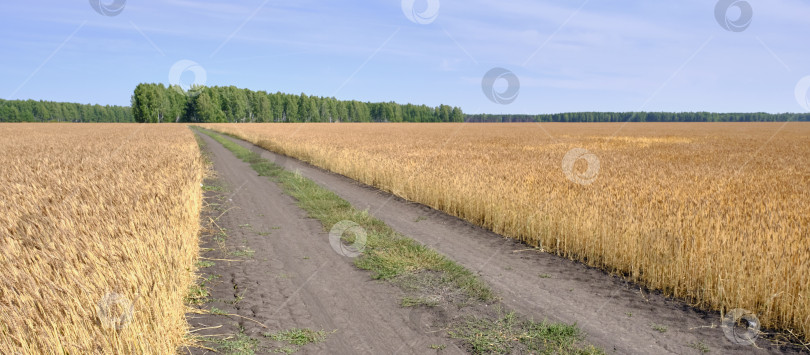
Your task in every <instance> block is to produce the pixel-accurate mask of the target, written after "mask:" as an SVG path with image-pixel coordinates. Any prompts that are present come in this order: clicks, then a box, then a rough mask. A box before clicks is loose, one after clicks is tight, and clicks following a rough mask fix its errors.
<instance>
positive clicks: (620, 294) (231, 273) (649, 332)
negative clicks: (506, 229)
mask: <svg viewBox="0 0 810 355" xmlns="http://www.w3.org/2000/svg"><path fill="white" fill-rule="evenodd" d="M205 139H206V141H208V142H209V146H210V147H211V150H212V151H213V153H214V157H215V159H214V163H215V168H216V169H217V171H219V172H220V175H221V178H222V179H223V180H225V181H227V182H228V183H229V184H231V185H233V188H234V191H235V192H234V194H233V197H232V198H233V202H232V204H231V205H229V207H228V208H233V209H232V210H230V211H229V212H228V213H227V214H226V215H224V216H223V217H222V218H221V219H220V220H221V222H220V225H221V226H223V227H225V228H228V230H229V231H231V232H233V233H234V234H235V235H234V236H232V237H231V238H232V239H233V240H234V241H239V240H242V239H245V238H246V239H247V240H248V242H249V243H250V245H251V246H252V247H254V248H255V249H256V256H255V258H254V260H250V261H245V262H238V263H232V264H219V263H218V264H217V265H218V266H217V267H215V268H212V272H220V273H223V276H224V277H223V282H222V284H220V285H218V286H217V287H216V288H215V293H216V294H227V295H231V296H232V294H233V289H234V288H238V289H239V290H246V291H247V294H246V295H245V297H246V298H245V300H243V301H242V302H241V303H240V304H237V305H236V306H235V307H233V308H231V309H229V310H230V311H233V312H236V313H238V314H241V315H244V316H247V317H251V318H255V319H259V320H260V321H261V322H263V323H265V324H266V325H268V326H269V327H272V328H274V329H281V328H285V327H295V326H298V327H312V328H317V329H327V330H332V329H337V330H338V331H337V333H335V334H334V335H332V336H330V338H329V340H327V342H325V343H322V344H319V345H317V346H316V347H314V348H313V349H315V350H313V351H327V352H330V353H358V352H361V353H365V352H370V353H379V354H382V353H395V352H396V351H401V352H402V353H428V352H429V351H428V349H427V347H424V346H421V347H412V346H411V345H410V344H417V343H419V344H431V343H436V344H450V346H449V347H448V348H447V349H445V350H444V352H445V353H453V352H457V351H459V349H458V347H457V346H456V345H452V344H451V343H448V342H447V341H442V338H441V337H439V336H435V335H434V334H440V332H434V331H432V330H431V329H430V323H431V321H424V320H423V318H431V319H435V318H437V317H439V318H442V317H445V316H444V315H443V314H442V311H441V310H440V309H439V310H431V311H429V312H428V311H417V312H414V311H411V310H407V309H403V308H400V307H398V306H397V305H396V304H395V303H396V302H394V301H392V299H395V298H396V292H397V291H396V290H393V289H394V288H392V287H389V286H386V285H381V284H379V283H376V282H373V281H369V278H368V276H367V275H365V274H364V273H363V272H361V271H358V270H357V269H356V268H354V267H353V266H352V265H351V261H350V260H348V259H345V258H341V257H340V256H338V255H336V254H335V253H334V252H332V251H331V249H330V248H329V245H328V243H327V242H325V241H326V238H327V236H326V234H325V233H324V232H323V229H322V227H321V226H320V225H319V224H318V223H317V222H315V221H312V220H308V219H306V218H305V215H304V213H303V212H302V211H301V210H300V209H298V208H297V207H296V206H295V204H294V202H293V201H292V199H291V198H289V197H287V196H285V195H284V194H282V193H281V191H280V190H279V189H278V188H277V187H275V186H274V185H273V184H271V183H268V182H267V180H266V179H265V178H262V177H257V176H255V175H256V174H255V173H253V172H252V171H251V170H250V168H249V167H248V166H247V164H245V163H243V162H241V161H238V160H237V159H235V158H233V157H232V156H231V155H230V152H228V151H226V150H224V149H223V148H222V147H221V146H220V145H219V144H217V143H215V142H213V141H211V140H210V139H209V138H208V137H205ZM233 141H235V142H238V143H239V144H240V145H242V146H244V147H246V148H249V149H251V150H253V151H256V152H260V153H261V154H262V156H263V157H264V158H265V159H268V160H270V161H275V162H276V163H278V164H281V165H283V166H284V167H285V168H286V169H288V170H297V171H299V172H300V173H301V175H303V176H304V177H307V178H309V179H312V180H313V181H315V182H316V183H318V184H319V185H321V186H323V187H325V188H327V189H329V190H332V191H334V192H335V193H336V194H337V195H339V196H340V197H342V198H343V199H345V200H347V201H349V202H350V203H351V204H352V205H353V206H354V207H355V208H357V209H361V210H362V209H367V210H368V211H369V213H371V214H372V215H373V216H375V217H376V218H378V219H380V220H382V221H383V222H385V223H386V224H388V225H389V226H391V227H392V228H394V229H395V230H397V231H398V232H400V233H402V234H404V235H406V236H408V237H410V238H413V239H415V240H417V241H419V242H421V243H424V244H426V245H428V246H430V247H432V248H434V249H436V250H437V251H439V252H440V253H443V254H445V255H447V256H448V257H450V258H451V259H453V260H455V261H456V262H458V263H460V264H462V265H464V266H465V267H467V268H469V269H470V270H473V271H475V272H477V273H478V274H479V275H480V277H481V278H482V279H483V280H484V281H486V282H487V283H488V284H489V285H490V286H491V287H492V288H493V289H494V290H495V291H496V292H497V293H498V294H499V295H500V296H501V297H502V302H503V304H504V305H505V306H506V307H508V308H510V309H514V310H516V311H517V312H519V313H520V314H522V315H525V316H528V317H532V318H533V319H535V320H543V319H548V320H549V321H555V322H566V323H576V324H578V325H579V326H580V327H581V328H582V329H583V330H584V331H585V332H586V333H587V334H588V339H587V340H588V341H589V342H591V343H593V344H596V345H598V346H601V347H602V348H603V349H605V350H606V351H607V352H608V353H617V354H669V353H671V354H700V353H702V351H701V350H699V349H698V348H699V346H696V344H702V345H705V346H706V347H707V348H708V350H709V351H710V353H714V354H780V353H798V352H800V350H799V349H797V348H785V347H781V348H780V347H777V346H775V345H773V344H772V342H770V341H768V340H766V339H764V338H765V337H760V338H759V339H758V341H757V343H756V346H745V345H736V344H734V343H732V342H731V341H729V340H728V339H727V338H726V336H725V335H724V333H723V330H722V329H721V328H720V324H721V317H720V314H719V313H716V312H703V311H700V310H696V309H694V308H692V307H690V306H689V305H687V304H685V303H684V302H682V301H679V300H673V299H670V298H667V297H664V296H661V295H659V294H656V293H655V292H649V291H648V290H646V289H645V288H643V287H640V286H638V285H636V284H631V283H627V282H625V281H624V280H623V279H622V278H620V277H616V276H612V275H608V274H606V273H605V272H603V271H600V270H598V269H594V268H589V267H587V266H585V265H583V264H580V263H577V262H573V261H570V260H567V259H564V258H560V257H557V256H554V255H551V254H547V253H543V252H539V251H536V250H527V249H530V248H528V247H527V246H526V245H524V244H521V243H518V242H516V241H514V240H512V239H508V238H504V237H503V236H500V235H497V234H495V233H492V232H490V231H487V230H484V229H482V228H479V227H477V226H475V225H472V224H470V223H468V222H466V221H463V220H460V219H458V218H455V217H453V216H449V215H447V214H445V213H443V212H441V211H437V210H434V209H432V208H429V207H426V206H424V205H420V204H416V203H412V202H409V201H406V200H403V199H401V198H398V197H396V196H393V195H391V194H389V193H386V192H383V191H380V190H378V189H376V188H373V187H370V186H367V185H364V184H361V183H358V182H356V181H354V180H351V179H349V178H346V177H344V176H341V175H337V174H334V173H331V172H328V171H325V170H322V169H320V168H317V167H314V166H311V165H309V164H306V163H303V162H300V161H298V160H296V159H292V158H287V157H283V156H278V155H276V154H274V153H272V152H269V151H266V150H263V149H260V148H258V147H256V146H254V145H252V144H250V143H247V142H244V141H241V140H236V139H233ZM246 223H249V224H250V225H252V226H253V228H254V229H255V230H268V229H270V228H273V227H275V226H278V227H280V229H278V230H273V233H272V235H271V236H269V237H260V236H256V235H254V234H251V232H250V231H248V230H242V229H240V228H238V226H239V225H241V224H246ZM306 257H308V258H309V259H305V258H306ZM234 267H236V269H234ZM281 275H287V276H288V277H281ZM423 312H428V313H429V314H427V315H426V316H425V315H424V314H423ZM409 319H410V320H409ZM414 320H416V321H414ZM194 321H195V322H196V323H195V326H200V327H202V326H205V325H206V324H212V323H213V324H216V322H215V321H214V320H211V319H207V318H205V317H203V318H201V319H199V320H194ZM234 321H238V322H239V323H240V324H242V325H244V326H245V327H246V328H247V329H248V332H257V331H264V329H260V328H257V327H256V326H255V325H252V324H250V322H247V321H243V320H236V319H235V320H234ZM413 323H419V324H421V325H420V326H417V327H414V326H413ZM425 324H427V325H425ZM414 328H416V329H414ZM216 332H221V331H220V330H217V331H216ZM403 349H405V350H403Z"/></svg>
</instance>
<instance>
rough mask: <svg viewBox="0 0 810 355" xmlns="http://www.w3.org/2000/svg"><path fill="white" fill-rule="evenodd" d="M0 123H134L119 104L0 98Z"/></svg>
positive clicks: (130, 113)
mask: <svg viewBox="0 0 810 355" xmlns="http://www.w3.org/2000/svg"><path fill="white" fill-rule="evenodd" d="M0 122H135V119H134V117H133V116H132V110H130V108H129V107H122V106H110V105H106V106H101V105H90V104H87V105H83V104H75V103H70V102H53V101H34V100H3V99H0Z"/></svg>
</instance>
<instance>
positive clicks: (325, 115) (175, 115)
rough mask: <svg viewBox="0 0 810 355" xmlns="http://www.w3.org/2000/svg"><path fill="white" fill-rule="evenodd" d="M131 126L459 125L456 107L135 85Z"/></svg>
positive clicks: (234, 89) (230, 88)
mask: <svg viewBox="0 0 810 355" xmlns="http://www.w3.org/2000/svg"><path fill="white" fill-rule="evenodd" d="M132 112H133V115H134V117H135V121H137V122H157V123H160V122H463V121H464V117H465V116H464V113H463V112H462V111H461V108H459V107H451V106H447V105H440V106H438V107H429V106H426V105H412V104H406V105H401V104H397V103H394V102H378V103H372V102H361V101H356V100H351V101H345V100H338V99H336V98H334V97H319V96H307V95H306V94H303V93H302V94H300V95H293V94H284V93H281V92H277V93H268V92H265V91H252V90H248V89H239V88H237V87H234V86H226V87H219V86H213V87H202V86H201V87H192V88H191V89H189V90H188V91H185V90H183V89H182V88H181V87H179V86H176V85H175V86H168V87H167V86H163V84H139V85H138V86H137V87H136V88H135V92H134V93H133V95H132Z"/></svg>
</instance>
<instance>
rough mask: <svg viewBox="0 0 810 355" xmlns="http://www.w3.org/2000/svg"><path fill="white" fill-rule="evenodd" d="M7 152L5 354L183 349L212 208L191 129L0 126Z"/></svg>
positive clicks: (2, 222)
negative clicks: (188, 297)
mask: <svg viewBox="0 0 810 355" xmlns="http://www.w3.org/2000/svg"><path fill="white" fill-rule="evenodd" d="M0 152H2V153H1V154H0V166H2V169H0V273H2V277H1V278H0V315H2V317H3V321H2V323H1V325H0V353H2V354H18V353H21V354H43V353H54V354H55V353H59V354H68V353H69V354H86V353H103V354H111V353H138V354H142V353H146V354H169V353H175V352H176V351H177V347H178V345H180V344H181V342H183V341H184V336H185V335H186V332H187V329H188V325H187V323H186V321H185V316H184V313H185V305H184V303H183V297H184V296H185V294H186V292H187V291H188V287H189V285H190V284H191V283H192V282H193V275H192V271H193V270H191V268H192V265H193V261H194V258H195V257H196V255H198V249H199V246H198V243H197V239H198V231H199V211H200V208H201V203H202V197H201V188H200V183H201V181H202V175H203V164H202V162H201V159H200V154H199V149H198V148H197V145H196V143H195V140H194V137H193V135H192V133H191V132H190V131H189V130H188V128H186V127H185V126H181V125H168V126H167V125H163V126H148V125H134V124H133V125H129V124H117V125H116V124H81V125H71V124H0Z"/></svg>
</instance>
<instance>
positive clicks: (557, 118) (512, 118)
mask: <svg viewBox="0 0 810 355" xmlns="http://www.w3.org/2000/svg"><path fill="white" fill-rule="evenodd" d="M465 120H466V121H467V122H784V121H810V113H778V114H771V113H764V112H755V113H714V112H569V113H556V114H542V115H492V114H475V115H466V117H465Z"/></svg>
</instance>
